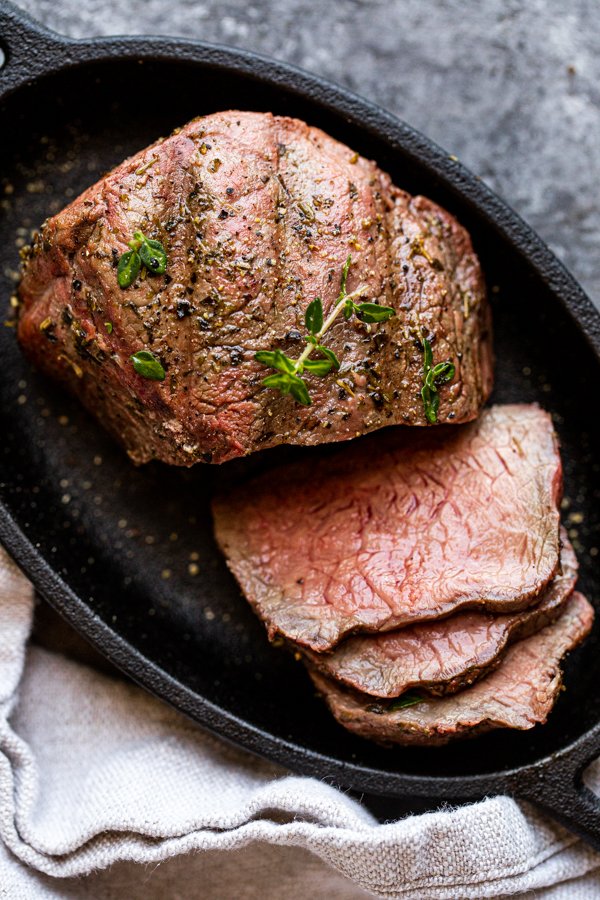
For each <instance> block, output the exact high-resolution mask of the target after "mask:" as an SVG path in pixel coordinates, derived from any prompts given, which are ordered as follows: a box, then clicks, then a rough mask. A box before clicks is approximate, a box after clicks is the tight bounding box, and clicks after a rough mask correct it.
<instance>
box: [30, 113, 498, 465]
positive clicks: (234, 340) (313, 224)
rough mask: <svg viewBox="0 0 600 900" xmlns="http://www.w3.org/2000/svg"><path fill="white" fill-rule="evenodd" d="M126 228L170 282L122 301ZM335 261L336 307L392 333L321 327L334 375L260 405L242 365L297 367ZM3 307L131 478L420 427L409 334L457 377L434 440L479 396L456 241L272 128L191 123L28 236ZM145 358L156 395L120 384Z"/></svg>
mask: <svg viewBox="0 0 600 900" xmlns="http://www.w3.org/2000/svg"><path fill="white" fill-rule="evenodd" d="M138 229H139V230H142V231H143V232H144V233H145V234H146V235H147V236H148V237H151V238H154V239H158V240H160V241H161V242H162V243H163V244H164V246H165V248H166V250H167V253H168V269H167V275H166V276H161V277H148V278H146V279H143V278H138V280H137V281H136V282H135V283H134V285H132V286H131V287H130V288H128V289H126V290H121V289H120V288H119V287H118V285H117V280H116V271H115V266H116V262H117V260H118V258H119V256H120V255H121V254H122V253H124V252H125V251H126V250H127V249H128V246H127V242H128V241H129V240H130V239H131V238H132V236H133V233H134V232H135V231H136V230H138ZM349 253H351V254H352V259H353V266H352V269H351V272H350V277H349V282H348V287H349V289H350V290H353V289H355V288H357V287H358V286H359V285H364V286H365V288H366V294H367V295H368V297H369V299H371V300H378V301H381V302H382V303H385V304H388V305H392V306H393V307H394V308H395V309H396V310H397V316H395V317H394V318H392V319H390V320H389V321H388V322H386V323H384V324H382V325H380V326H377V329H376V333H375V332H373V333H370V332H369V330H368V329H367V328H365V326H364V325H362V324H360V323H359V322H358V321H357V320H356V319H352V320H350V321H348V322H346V321H345V320H343V319H340V320H338V321H337V322H336V324H335V326H334V327H333V328H332V330H331V332H330V333H329V334H328V344H329V345H330V346H331V348H332V349H333V350H335V351H336V353H337V354H338V356H339V357H340V359H341V360H342V362H343V371H342V372H341V373H331V374H330V375H329V376H327V377H325V378H316V377H311V378H310V391H311V396H312V400H313V405H312V406H311V407H310V408H304V407H301V406H299V405H298V404H296V403H295V402H293V401H292V400H291V398H290V397H282V396H280V395H279V394H278V393H277V392H274V391H272V390H267V389H265V388H264V387H263V386H262V384H261V380H262V378H263V377H264V376H265V375H266V374H267V370H266V369H265V368H264V367H263V366H261V365H260V364H259V363H257V362H256V361H255V360H254V354H255V352H256V351H257V350H259V349H273V348H275V347H280V348H282V349H285V350H286V351H287V352H288V353H290V354H291V355H292V356H298V355H299V353H300V352H301V351H302V349H303V347H304V342H303V340H302V335H303V334H304V331H305V329H304V323H303V320H304V313H305V310H306V307H307V305H308V303H309V302H310V301H311V300H312V299H313V298H314V297H316V296H320V297H321V298H322V300H323V305H324V307H325V311H326V312H327V310H328V309H330V308H331V306H332V304H333V303H334V302H335V299H336V297H337V294H338V291H339V284H340V274H341V270H342V266H343V263H344V261H345V259H346V257H347V255H348V254H349ZM19 294H20V299H21V302H22V312H21V315H20V321H19V329H18V335H19V340H20V342H21V344H22V346H23V349H24V350H25V352H26V353H27V355H28V356H29V357H30V359H31V360H32V361H33V362H34V363H35V365H36V366H38V367H39V368H40V369H41V370H42V371H44V372H47V373H48V374H50V375H52V376H53V377H56V378H58V379H59V380H61V381H62V382H64V383H65V384H66V385H68V387H69V388H70V389H71V390H72V391H73V392H74V393H75V394H77V396H78V397H79V398H80V399H81V400H82V401H83V403H84V404H85V405H86V406H87V408H88V409H89V410H91V411H92V412H93V413H94V414H95V415H96V416H97V417H98V418H99V419H100V421H101V422H102V423H103V424H104V425H105V426H106V427H107V428H108V429H109V430H110V431H111V432H112V433H113V434H114V435H115V437H116V438H117V439H118V440H119V441H121V443H123V444H124V446H125V447H126V449H127V451H128V453H129V454H130V456H131V458H132V459H133V460H134V461H136V462H139V463H141V462H146V461H147V460H150V459H160V460H163V461H164V462H167V463H173V464H175V465H192V464H193V463H195V462H198V461H205V462H223V461H224V460H227V459H231V458H232V457H236V456H241V455H244V454H247V453H250V452H252V451H254V450H260V449H263V448H266V447H271V446H274V445H276V444H281V443H289V444H304V445H308V444H319V443H322V442H326V441H340V440H347V439H349V438H353V437H355V436H356V435H357V434H362V433H365V432H368V431H373V430H375V429H377V428H381V427H382V426H383V425H388V424H393V423H405V424H411V425H424V424H426V423H425V419H424V416H423V405H422V402H421V398H420V393H419V392H420V388H421V380H422V363H423V353H422V348H421V346H420V343H419V340H418V336H419V335H423V336H427V337H428V338H429V339H430V340H431V343H432V346H433V352H434V361H435V362H440V361H443V360H445V359H450V360H452V362H453V363H454V364H455V366H456V377H455V379H454V381H453V383H452V384H450V385H447V386H444V388H443V390H442V391H441V403H440V410H439V421H440V422H441V423H443V422H454V423H457V422H462V421H467V420H470V419H473V418H475V417H476V416H477V414H478V412H479V410H480V408H481V406H482V404H483V403H484V401H485V399H486V398H487V396H488V394H489V392H490V389H491V383H492V355H491V332H490V322H489V308H488V305H487V302H486V298H485V289H484V283H483V278H482V275H481V270H480V267H479V263H478V261H477V257H476V256H475V254H474V252H473V248H472V246H471V242H470V239H469V236H468V234H467V233H466V231H465V230H464V229H463V228H462V227H461V226H460V225H459V224H458V223H457V222H456V220H455V219H454V218H453V217H452V216H451V215H450V214H449V213H447V212H446V211H445V210H442V209H440V208H439V207H437V206H436V205H435V204H433V203H432V202H431V201H429V200H426V199H424V198H422V197H410V196H409V195H407V194H405V193H404V192H402V191H399V190H398V189H397V188H395V187H394V186H393V185H392V184H391V183H390V179H389V177H388V176H387V175H385V174H384V173H382V172H381V171H380V170H379V169H378V168H377V166H376V165H375V164H374V163H372V162H370V161H369V160H366V159H363V158H361V157H358V156H357V155H356V154H352V152H351V151H350V150H349V149H348V148H347V147H345V146H344V145H343V144H340V143H338V142H337V141H334V140H333V139H332V138H330V137H329V136H328V135H326V134H324V133H323V132H322V131H319V129H316V128H310V127H309V126H308V125H306V124H305V123H304V122H300V121H298V120H296V119H288V118H282V117H274V116H272V115H271V114H269V113H249V112H235V111H234V112H224V113H215V114H213V115H210V116H206V117H203V118H199V119H196V120H194V121H192V122H190V123H189V124H188V125H186V126H185V127H184V128H182V129H179V130H177V131H176V132H175V133H174V134H173V135H171V136H170V137H169V138H167V139H166V140H163V141H159V142H157V143H156V144H154V145H153V146H151V147H149V148H147V149H146V150H144V151H142V152H141V153H139V154H137V155H136V156H134V157H132V158H131V159H129V160H126V161H125V162H124V163H123V164H122V165H120V166H119V167H117V168H116V169H115V170H114V171H113V172H111V173H110V174H109V175H107V176H106V177H105V178H104V179H103V180H102V181H100V182H99V183H98V184H96V185H94V186H93V187H91V188H89V190H87V191H86V192H85V193H84V194H82V195H81V196H80V197H79V198H78V199H77V200H75V201H74V202H73V203H72V204H71V205H70V206H68V207H67V208H66V209H65V210H63V211H62V212H61V213H59V214H58V215H56V216H54V217H53V218H51V219H50V220H49V221H48V222H46V223H45V225H44V226H43V228H42V230H41V233H40V235H39V237H38V238H37V240H36V241H35V244H34V247H33V250H32V253H31V255H30V257H29V259H28V261H27V262H26V265H25V269H24V275H23V279H22V282H21V285H20V288H19ZM107 322H108V323H110V327H108V328H107V325H106V323H107ZM144 348H145V349H150V350H152V352H153V353H154V354H155V355H156V356H157V357H159V358H160V360H161V362H162V364H163V367H164V368H165V370H166V373H167V377H166V379H165V381H163V382H157V381H147V380H145V379H144V378H143V377H141V376H140V375H138V374H136V373H135V371H134V370H133V367H132V364H131V361H130V356H131V354H132V353H134V352H136V351H138V350H140V349H144ZM337 381H339V382H340V383H341V386H340V384H336V382H337Z"/></svg>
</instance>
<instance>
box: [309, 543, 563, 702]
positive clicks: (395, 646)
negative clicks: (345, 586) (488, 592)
mask: <svg viewBox="0 0 600 900" xmlns="http://www.w3.org/2000/svg"><path fill="white" fill-rule="evenodd" d="M561 541H562V549H561V565H560V571H559V572H558V573H557V575H556V576H555V578H554V579H553V580H552V581H551V582H550V584H549V585H548V586H547V587H546V589H545V590H544V592H543V593H542V594H541V597H540V601H539V603H537V604H536V605H535V606H531V607H528V608H527V609H525V610H523V611H522V612H514V613H508V614H507V615H500V616H494V615H490V614H489V613H481V612H464V613H457V614H456V615H454V616H450V618H448V619H442V620H441V621H433V622H425V623H424V624H422V625H413V626H412V627H409V628H402V629H400V630H399V631H388V632H385V633H383V634H377V635H365V636H359V637H353V638H349V639H348V640H347V641H344V642H343V643H341V644H338V646H337V647H336V648H335V649H334V650H333V651H332V652H331V653H313V652H312V651H311V650H304V653H305V655H306V657H307V658H308V660H309V661H310V662H311V663H312V665H313V666H315V667H316V668H317V669H319V670H320V671H321V672H323V674H324V675H327V676H328V677H329V678H334V679H336V680H338V681H341V682H342V683H343V684H346V685H348V686H349V687H352V688H355V689H356V690H358V691H362V692H364V693H366V694H371V695H373V696H376V697H387V698H390V697H398V696H399V695H400V694H402V693H404V692H405V691H408V690H410V689H411V688H418V690H419V693H427V694H431V695H442V694H452V693H455V692H456V691H459V690H461V689H462V688H464V687H466V686H467V685H469V684H472V683H473V682H474V681H477V680H478V679H479V678H481V677H483V675H485V674H487V673H488V672H490V671H491V670H492V669H493V668H495V667H496V666H497V665H498V664H499V663H500V661H501V660H502V658H503V655H504V653H505V651H506V649H507V647H508V646H509V644H511V643H513V642H514V641H517V640H521V639H523V638H524V637H527V636H528V635H530V634H534V633H535V632H536V631H539V630H540V629H541V628H543V627H544V626H545V625H548V624H549V623H550V622H552V621H554V619H555V618H556V617H557V616H558V615H559V613H560V611H561V609H562V607H563V605H564V604H565V603H566V601H567V599H568V597H569V595H570V594H571V593H572V592H573V589H574V587H575V582H576V580H577V558H576V556H575V553H574V552H573V548H572V547H571V545H570V544H569V541H568V538H567V535H566V532H565V530H564V529H563V530H562V532H561Z"/></svg>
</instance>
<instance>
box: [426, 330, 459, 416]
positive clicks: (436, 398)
mask: <svg viewBox="0 0 600 900" xmlns="http://www.w3.org/2000/svg"><path fill="white" fill-rule="evenodd" d="M422 344H423V387H422V388H421V399H422V400H423V409H424V411H425V418H426V419H427V421H428V422H429V424H430V425H435V423H436V422H437V415H438V410H439V408H440V395H439V393H438V387H439V386H440V385H442V384H446V383H447V382H448V381H452V379H453V378H454V374H455V372H456V368H455V366H454V364H453V363H451V362H449V361H446V362H443V363H438V364H437V365H435V366H434V365H433V351H432V349H431V344H430V343H429V341H428V340H427V338H423V339H422Z"/></svg>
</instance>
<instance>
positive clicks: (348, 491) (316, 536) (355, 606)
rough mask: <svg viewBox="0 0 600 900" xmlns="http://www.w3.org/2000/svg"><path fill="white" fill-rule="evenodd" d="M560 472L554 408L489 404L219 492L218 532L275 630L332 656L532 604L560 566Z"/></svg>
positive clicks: (271, 630) (254, 600)
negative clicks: (372, 641)
mask: <svg viewBox="0 0 600 900" xmlns="http://www.w3.org/2000/svg"><path fill="white" fill-rule="evenodd" d="M561 480H562V476H561V463H560V456H559V453H558V447H557V441H556V437H555V434H554V429H553V427H552V420H551V418H550V416H549V415H548V414H547V413H545V412H543V411H542V410H540V409H539V408H538V407H537V406H534V405H531V406H527V405H514V406H495V407H492V408H490V409H487V410H485V411H484V412H483V413H482V415H481V417H480V418H479V420H478V421H476V422H474V423H472V424H470V425H463V426H457V427H453V428H450V427H444V428H430V429H410V428H404V429H402V428H396V429H389V430H387V431H385V432H382V433H380V434H378V435H372V436H370V437H367V438H364V439H363V440H361V441H357V442H355V443H354V444H352V445H351V446H350V447H345V448H338V449H335V450H334V451H333V452H330V453H328V454H326V456H325V457H324V458H323V459H321V460H320V461H319V462H315V460H314V459H313V458H310V459H308V460H303V461H302V462H300V463H296V464H292V465H286V466H281V467H279V468H278V469H273V470H271V471H269V472H267V473H266V474H264V475H261V476H258V477H257V478H256V479H254V480H250V481H249V482H248V483H247V484H246V485H244V486H242V487H238V488H236V489H235V490H232V491H231V492H230V493H229V494H228V495H225V496H221V497H218V498H217V499H216V500H215V503H214V507H213V509H214V518H215V533H216V537H217V540H218V542H219V544H220V546H221V548H222V550H223V552H224V553H225V556H226V558H227V562H228V565H229V567H230V568H231V571H232V572H233V573H234V575H235V576H236V578H237V579H238V581H239V583H240V585H241V587H242V590H243V592H244V594H245V596H246V597H247V599H248V600H249V601H250V603H251V604H252V605H253V607H254V608H255V610H256V612H257V613H258V615H259V616H260V617H261V618H262V619H263V620H264V622H265V623H266V625H267V627H268V630H269V633H270V635H271V636H274V635H276V634H277V633H281V634H282V635H283V636H285V637H287V638H288V639H290V640H292V641H295V642H296V643H298V644H301V645H303V646H306V647H309V648H311V649H313V650H316V651H324V650H328V649H330V648H331V647H333V646H334V645H335V644H336V643H337V642H338V641H339V640H340V638H342V637H344V636H345V635H349V634H351V633H352V632H361V631H363V632H373V631H391V630H393V629H396V628H398V627H400V626H404V625H407V624H411V623H415V622H417V621H419V620H427V619H435V618H438V617H441V616H447V615H449V614H450V613H453V612H457V611H458V610H460V609H465V608H476V607H483V608H485V609H487V610H494V611H496V612H511V611H514V610H519V609H523V608H524V607H526V606H528V605H530V604H532V603H533V602H534V601H535V599H536V598H537V597H538V595H539V594H540V592H541V591H542V590H543V589H544V587H545V586H546V584H548V582H549V581H550V579H551V578H552V577H553V576H554V574H555V572H556V569H557V566H558V561H559V514H558V508H557V505H558V502H559V500H560V492H561Z"/></svg>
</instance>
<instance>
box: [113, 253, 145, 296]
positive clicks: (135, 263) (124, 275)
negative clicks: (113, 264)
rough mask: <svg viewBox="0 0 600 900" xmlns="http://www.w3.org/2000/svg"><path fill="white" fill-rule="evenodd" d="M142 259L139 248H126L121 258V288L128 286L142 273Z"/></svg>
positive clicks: (118, 276)
mask: <svg viewBox="0 0 600 900" xmlns="http://www.w3.org/2000/svg"><path fill="white" fill-rule="evenodd" d="M141 266H142V261H141V259H140V254H139V253H138V252H137V250H126V251H125V253H123V255H122V256H121V257H120V258H119V264H118V266H117V281H118V283H119V287H120V288H128V287H129V286H130V285H131V284H133V282H134V281H135V279H136V278H137V277H138V275H139V273H140V269H141Z"/></svg>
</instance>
